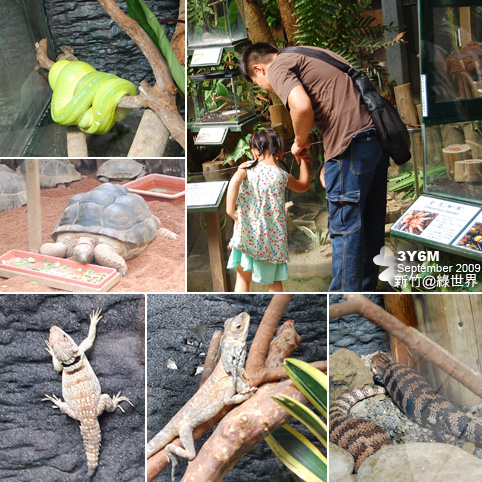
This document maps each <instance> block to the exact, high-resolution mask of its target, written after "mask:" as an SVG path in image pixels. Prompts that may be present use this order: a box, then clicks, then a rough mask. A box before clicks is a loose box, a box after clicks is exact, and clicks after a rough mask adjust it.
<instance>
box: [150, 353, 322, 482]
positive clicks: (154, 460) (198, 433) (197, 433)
mask: <svg viewBox="0 0 482 482" xmlns="http://www.w3.org/2000/svg"><path fill="white" fill-rule="evenodd" d="M310 365H312V366H314V367H315V368H318V370H321V371H322V372H324V373H326V370H327V366H328V362H327V361H326V360H322V361H316V362H313V363H310ZM270 373H271V374H273V375H274V373H275V372H274V370H273V371H271V372H270ZM286 376H287V375H286V370H285V369H284V367H279V368H278V377H277V380H279V379H281V378H285V377H286ZM273 380H275V378H273V379H272V380H271V381H273ZM245 403H246V402H245ZM243 405H244V404H243ZM234 408H235V406H234V405H229V406H227V407H224V408H223V410H222V411H221V412H219V413H218V414H217V415H216V416H215V417H213V418H212V419H211V420H209V421H208V422H205V423H203V424H202V425H199V426H198V427H196V428H195V429H194V431H193V438H194V441H196V440H198V439H199V438H201V437H202V436H203V435H204V434H205V433H206V432H208V431H209V430H211V429H212V428H213V427H214V426H216V424H217V423H218V422H219V421H220V420H222V419H223V418H224V417H225V416H226V414H228V413H229V412H230V411H231V410H232V409H234ZM170 443H173V444H176V445H177V446H178V447H182V444H181V441H180V440H179V438H176V439H175V440H173V441H172V442H170ZM168 465H169V460H168V459H167V456H166V453H165V450H164V449H162V450H160V451H159V452H157V453H155V454H154V455H152V456H151V457H149V458H148V459H147V465H146V474H147V482H151V481H152V480H154V479H155V478H156V477H157V476H158V475H159V474H160V473H161V472H162V471H163V470H164V469H165V468H166V467H167V466H168Z"/></svg>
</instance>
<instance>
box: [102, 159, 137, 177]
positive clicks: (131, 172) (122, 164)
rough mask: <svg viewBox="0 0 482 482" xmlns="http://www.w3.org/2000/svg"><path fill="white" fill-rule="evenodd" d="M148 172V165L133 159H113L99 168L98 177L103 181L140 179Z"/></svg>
mask: <svg viewBox="0 0 482 482" xmlns="http://www.w3.org/2000/svg"><path fill="white" fill-rule="evenodd" d="M146 174H147V169H146V166H145V165H144V164H141V163H140V162H137V161H134V160H133V159H111V160H109V161H106V162H104V163H103V164H102V165H101V166H100V167H99V169H97V179H98V180H99V181H101V182H108V181H109V180H111V181H123V180H125V179H139V178H140V177H143V176H145V175H146Z"/></svg>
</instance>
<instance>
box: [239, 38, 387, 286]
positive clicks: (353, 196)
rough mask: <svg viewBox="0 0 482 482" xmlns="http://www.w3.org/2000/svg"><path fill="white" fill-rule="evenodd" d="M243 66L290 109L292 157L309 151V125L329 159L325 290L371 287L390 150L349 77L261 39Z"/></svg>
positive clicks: (324, 172)
mask: <svg viewBox="0 0 482 482" xmlns="http://www.w3.org/2000/svg"><path fill="white" fill-rule="evenodd" d="M311 48H314V49H315V48H316V47H311ZM323 50H324V51H325V52H326V53H328V54H330V55H332V56H333V57H335V58H336V59H337V60H340V61H343V62H345V60H344V59H343V58H342V57H340V56H339V55H336V54H335V53H333V52H330V51H329V50H325V49H323ZM240 68H241V73H242V74H243V76H244V77H245V78H247V79H249V80H251V81H252V82H254V83H255V84H257V85H259V86H260V87H261V88H262V89H264V90H266V91H267V92H274V93H276V94H277V95H278V97H279V98H280V99H281V101H282V102H283V103H284V104H285V106H286V107H287V108H288V110H289V112H290V116H291V119H292V121H293V128H294V132H295V139H294V143H293V145H292V147H291V152H292V154H293V155H294V156H296V157H301V158H305V159H306V158H308V157H309V149H310V141H309V134H310V132H311V129H312V128H313V124H315V125H316V127H317V128H318V129H319V131H320V132H321V135H322V137H323V147H324V154H325V160H326V162H325V164H324V166H323V170H322V173H321V181H322V184H323V186H324V187H326V199H327V210H328V214H329V225H328V226H329V230H330V238H331V243H332V248H333V258H332V274H333V281H332V283H331V285H330V291H374V290H375V288H376V285H377V280H378V266H376V265H375V264H374V263H373V258H374V257H375V256H376V255H378V254H379V253H380V249H381V247H382V246H383V245H384V227H385V211H386V190H387V168H388V155H387V153H386V151H385V150H384V149H383V147H382V146H381V144H380V142H379V140H378V138H377V136H376V130H375V128H374V125H373V121H372V119H371V117H370V114H369V112H368V110H367V108H366V107H365V105H364V104H363V102H362V100H361V97H360V93H359V92H358V90H357V89H356V87H355V85H354V84H353V81H352V80H351V78H350V77H349V76H348V75H346V74H344V73H343V72H341V71H340V70H339V69H337V68H336V67H334V66H332V65H330V64H328V63H327V62H324V61H322V60H319V59H316V58H313V57H310V56H306V55H303V54H300V53H294V52H285V53H282V54H280V51H279V50H278V49H277V48H276V47H274V46H273V45H270V44H265V43H259V44H254V45H251V46H250V47H248V48H247V49H246V50H245V51H244V53H243V55H242V57H241V61H240Z"/></svg>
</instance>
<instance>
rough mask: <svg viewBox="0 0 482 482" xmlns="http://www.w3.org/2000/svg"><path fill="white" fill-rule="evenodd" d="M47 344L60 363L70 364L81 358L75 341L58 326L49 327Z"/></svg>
mask: <svg viewBox="0 0 482 482" xmlns="http://www.w3.org/2000/svg"><path fill="white" fill-rule="evenodd" d="M49 344H50V346H51V347H52V350H53V352H54V354H55V357H56V358H57V359H58V360H59V361H60V362H61V363H62V365H64V367H65V366H70V365H73V364H74V363H77V362H78V361H80V360H81V356H82V355H81V353H79V347H78V346H77V344H76V343H75V341H74V340H73V339H72V338H71V337H70V336H69V335H67V333H65V331H63V330H61V329H60V328H59V327H58V326H52V327H51V328H50V336H49Z"/></svg>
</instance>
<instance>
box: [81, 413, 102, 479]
mask: <svg viewBox="0 0 482 482" xmlns="http://www.w3.org/2000/svg"><path fill="white" fill-rule="evenodd" d="M80 433H81V434H82V439H83V440H84V445H85V455H86V456H87V474H88V475H89V476H92V475H93V474H94V473H95V471H96V469H97V466H98V465H99V452H100V426H99V422H98V421H97V419H94V420H86V421H84V422H82V423H81V424H80Z"/></svg>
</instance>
